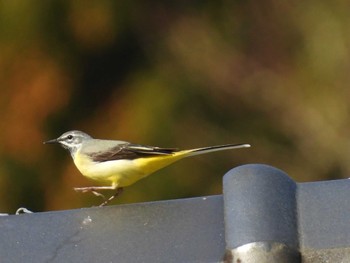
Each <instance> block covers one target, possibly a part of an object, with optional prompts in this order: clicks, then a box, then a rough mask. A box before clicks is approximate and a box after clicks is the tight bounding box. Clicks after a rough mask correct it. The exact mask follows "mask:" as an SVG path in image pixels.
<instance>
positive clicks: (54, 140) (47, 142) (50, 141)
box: [43, 139, 58, 144]
mask: <svg viewBox="0 0 350 263" xmlns="http://www.w3.org/2000/svg"><path fill="white" fill-rule="evenodd" d="M43 143H44V144H49V143H58V140H57V139H53V140H49V141H46V142H43Z"/></svg>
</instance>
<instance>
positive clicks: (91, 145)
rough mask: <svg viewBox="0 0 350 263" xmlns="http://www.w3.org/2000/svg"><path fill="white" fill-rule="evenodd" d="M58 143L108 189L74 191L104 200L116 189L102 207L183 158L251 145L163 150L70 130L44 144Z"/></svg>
mask: <svg viewBox="0 0 350 263" xmlns="http://www.w3.org/2000/svg"><path fill="white" fill-rule="evenodd" d="M48 143H58V144H60V145H61V146H62V147H63V148H65V149H67V150H69V151H70V154H71V156H72V158H73V161H74V164H75V166H76V167H77V168H78V170H79V171H80V172H81V173H82V175H84V176H85V177H88V178H90V179H93V180H96V181H98V182H100V183H103V184H108V186H90V187H80V188H74V190H75V191H80V192H83V193H85V192H92V193H93V194H95V195H97V196H102V197H104V196H103V195H102V194H101V193H99V192H98V191H100V190H117V191H116V193H115V194H114V195H113V196H111V197H110V198H109V199H108V200H105V201H104V202H103V203H102V204H101V205H100V206H104V205H106V204H107V203H108V202H109V201H111V200H112V199H113V198H115V197H116V196H118V195H119V194H120V193H121V191H122V189H123V187H125V186H129V185H131V184H133V183H135V182H136V181H138V180H140V179H142V178H144V177H146V176H148V175H150V174H152V173H154V172H155V171H157V170H159V169H161V168H163V167H165V166H168V165H170V164H172V163H174V162H176V161H178V160H180V159H182V158H185V157H189V156H194V155H199V154H204V153H209V152H215V151H222V150H229V149H238V148H247V147H250V145H249V144H226V145H218V146H211V147H203V148H196V149H190V150H178V149H176V148H160V147H154V146H144V145H139V144H132V143H129V142H125V141H115V140H100V139H94V138H92V137H91V136H90V135H88V134H86V133H84V132H82V131H76V130H75V131H68V132H66V133H64V134H62V135H61V136H60V137H58V138H57V139H53V140H49V141H46V142H44V144H48Z"/></svg>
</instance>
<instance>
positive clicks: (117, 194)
mask: <svg viewBox="0 0 350 263" xmlns="http://www.w3.org/2000/svg"><path fill="white" fill-rule="evenodd" d="M122 192H123V187H118V188H117V191H116V192H115V194H114V195H112V196H111V197H110V198H108V199H107V200H105V201H104V202H103V203H102V204H100V205H99V206H100V207H101V206H105V205H106V204H108V203H109V202H110V201H112V200H113V199H114V198H116V197H117V196H119V195H120V194H121V193H122Z"/></svg>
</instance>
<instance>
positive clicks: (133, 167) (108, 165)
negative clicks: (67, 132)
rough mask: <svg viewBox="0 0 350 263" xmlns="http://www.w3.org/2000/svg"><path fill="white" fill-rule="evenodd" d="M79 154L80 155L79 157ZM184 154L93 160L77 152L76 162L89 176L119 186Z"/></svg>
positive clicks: (170, 162) (149, 172) (135, 180)
mask: <svg viewBox="0 0 350 263" xmlns="http://www.w3.org/2000/svg"><path fill="white" fill-rule="evenodd" d="M78 156H79V157H78ZM183 157H184V155H183V154H174V155H162V156H155V157H148V158H138V159H134V160H113V161H106V162H92V161H91V159H89V158H87V157H83V158H82V157H80V155H79V154H77V155H76V156H75V158H74V163H75V165H76V167H77V168H78V170H79V171H80V172H81V173H82V174H83V175H84V176H85V177H87V178H90V179H92V180H95V181H98V182H100V183H105V184H106V183H107V184H110V185H113V186H117V187H124V186H128V185H131V184H133V183H135V182H137V181H138V180H140V179H142V178H144V177H146V176H148V175H150V174H152V173H153V172H155V171H157V170H159V169H161V168H163V167H165V166H168V165H170V164H172V163H173V162H175V161H177V160H180V159H181V158H183Z"/></svg>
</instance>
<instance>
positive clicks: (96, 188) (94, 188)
mask: <svg viewBox="0 0 350 263" xmlns="http://www.w3.org/2000/svg"><path fill="white" fill-rule="evenodd" d="M116 188H117V187H115V186H88V187H74V190H75V191H76V192H82V193H87V192H93V191H99V190H114V189H116Z"/></svg>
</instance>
